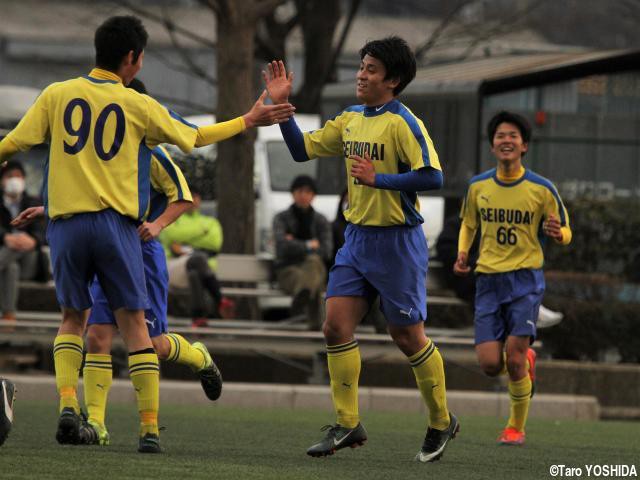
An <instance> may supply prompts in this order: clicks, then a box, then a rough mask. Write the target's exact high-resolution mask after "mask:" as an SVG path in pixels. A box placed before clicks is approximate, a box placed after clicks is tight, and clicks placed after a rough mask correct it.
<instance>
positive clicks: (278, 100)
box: [262, 60, 293, 105]
mask: <svg viewBox="0 0 640 480" xmlns="http://www.w3.org/2000/svg"><path fill="white" fill-rule="evenodd" d="M262 78H263V79H264V84H265V86H266V87H267V91H268V92H269V96H270V97H271V100H272V101H273V103H274V104H276V105H279V104H282V103H287V102H288V101H289V95H291V86H292V85H293V72H289V74H287V69H286V68H285V66H284V62H283V61H282V60H278V61H276V60H274V61H273V62H271V63H268V64H267V71H266V72H265V71H264V70H263V71H262Z"/></svg>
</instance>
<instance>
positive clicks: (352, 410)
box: [263, 37, 459, 462]
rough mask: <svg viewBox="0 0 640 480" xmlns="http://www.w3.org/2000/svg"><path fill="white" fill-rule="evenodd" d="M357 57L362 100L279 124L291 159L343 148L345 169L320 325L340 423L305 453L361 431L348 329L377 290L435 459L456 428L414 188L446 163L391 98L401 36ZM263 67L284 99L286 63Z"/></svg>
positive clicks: (407, 70) (400, 71)
mask: <svg viewBox="0 0 640 480" xmlns="http://www.w3.org/2000/svg"><path fill="white" fill-rule="evenodd" d="M360 58H361V62H360V69H359V71H358V73H357V76H356V95H357V97H358V100H360V101H361V102H362V105H355V106H352V107H349V108H347V109H346V110H344V111H343V112H342V113H340V114H339V115H337V116H336V117H335V118H334V119H333V120H330V121H328V122H326V123H325V125H324V127H323V128H321V129H319V130H316V131H314V132H310V133H304V134H303V133H302V132H301V131H300V129H299V128H298V127H297V125H296V123H295V120H294V119H293V117H292V119H290V120H289V121H288V122H287V123H283V124H281V129H282V133H283V136H284V139H285V141H286V142H287V145H288V146H289V150H290V151H291V154H292V156H293V158H294V160H296V161H307V160H309V159H311V158H316V157H325V156H335V155H341V156H344V158H345V161H346V167H347V172H348V175H349V177H348V182H347V183H348V196H349V202H348V203H349V209H348V210H346V211H345V218H346V219H347V221H348V222H349V225H348V226H347V229H346V232H345V244H344V246H343V247H342V248H341V249H340V250H339V251H338V253H337V255H336V261H335V265H334V266H333V267H332V269H331V271H330V273H329V284H328V286H327V316H326V320H325V323H324V325H323V332H324V336H325V339H326V342H327V361H328V366H329V375H330V377H331V392H332V398H333V404H334V407H335V411H336V414H337V422H336V424H335V425H334V426H332V427H331V428H329V429H328V431H327V433H326V435H325V437H324V438H323V439H322V440H321V441H320V442H319V443H317V444H314V445H313V446H311V447H310V448H309V449H308V450H307V454H309V455H311V456H314V457H318V456H325V455H331V454H332V453H334V452H335V451H336V450H339V449H342V448H345V447H355V446H357V445H362V443H364V441H365V440H366V439H367V433H366V431H365V429H364V427H363V426H362V424H361V423H360V416H359V414H358V379H359V376H360V364H361V362H360V350H359V348H358V343H357V341H356V340H355V338H354V332H355V329H356V327H357V325H358V324H359V323H360V321H361V320H362V318H363V317H364V315H365V314H366V313H367V310H368V309H369V308H370V305H371V304H372V302H373V301H374V300H375V298H376V296H379V297H380V305H381V310H382V312H383V313H384V316H385V318H386V320H387V323H388V327H389V333H390V334H391V337H392V338H393V340H394V342H395V343H396V345H397V346H398V347H399V348H400V350H401V351H402V352H403V353H404V354H405V355H406V356H407V359H408V361H409V363H410V365H411V367H412V368H413V372H414V374H415V377H416V382H417V384H418V388H419V390H420V392H421V394H422V396H423V399H424V401H425V404H426V405H427V408H428V411H429V425H428V428H427V434H426V436H425V440H424V443H423V445H422V448H421V450H420V451H419V452H418V454H417V455H416V459H417V460H419V461H421V462H431V461H434V460H437V459H438V458H440V457H441V456H442V454H443V452H444V449H445V448H446V446H447V444H448V442H449V440H450V439H451V438H453V437H454V436H455V434H456V432H457V431H458V428H459V426H458V421H457V419H456V417H455V416H454V415H451V414H450V413H449V410H448V409H447V401H446V390H445V376H444V368H443V363H442V357H441V356H440V353H439V352H438V349H437V348H436V346H435V345H434V344H433V342H432V341H431V340H430V339H429V338H427V337H426V336H425V331H424V322H425V320H426V318H427V311H426V285H425V280H426V274H427V263H428V258H429V256H428V248H427V242H426V239H425V236H424V233H423V231H422V227H421V224H422V223H423V218H422V217H421V216H420V213H419V212H420V205H419V202H418V195H417V192H419V191H423V190H435V189H439V188H441V187H442V181H443V177H442V171H441V168H440V162H439V160H438V154H437V153H436V151H435V149H434V146H433V142H432V141H431V138H429V134H428V133H427V130H426V128H425V126H424V124H423V123H422V121H421V120H420V119H418V118H417V117H416V116H415V115H413V113H412V112H411V111H410V110H409V109H408V108H407V107H405V106H404V105H403V104H402V103H401V102H400V101H399V100H398V99H397V98H396V97H397V96H398V95H399V94H400V92H402V90H403V89H404V88H405V87H406V86H407V85H408V84H409V82H411V80H413V78H414V77H415V73H416V62H415V58H414V56H413V52H412V51H411V49H410V48H409V47H408V46H407V44H406V42H405V41H404V40H402V39H401V38H398V37H389V38H385V39H383V40H375V41H372V42H368V43H367V44H366V45H365V46H364V47H363V48H362V50H360ZM263 76H264V79H265V82H266V84H267V90H268V91H269V95H270V96H271V98H272V100H273V101H274V103H276V104H278V103H286V102H287V100H288V98H289V94H290V93H291V82H292V78H293V75H292V74H289V75H288V76H287V72H286V70H285V66H284V64H283V63H282V62H272V63H271V64H269V66H268V73H267V72H263Z"/></svg>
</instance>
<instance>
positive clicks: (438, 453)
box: [416, 413, 460, 463]
mask: <svg viewBox="0 0 640 480" xmlns="http://www.w3.org/2000/svg"><path fill="white" fill-rule="evenodd" d="M449 419H450V423H449V427H448V428H447V429H446V430H436V429H435V428H431V427H429V428H428V429H427V435H426V436H425V437H424V443H423V444H422V449H421V450H420V451H419V452H418V454H417V455H416V460H417V461H418V462H423V463H426V462H435V461H436V460H440V457H442V454H443V453H444V449H445V448H447V444H448V443H449V440H451V439H453V438H455V437H456V434H457V433H458V432H459V431H460V424H459V423H458V419H457V418H456V416H455V415H453V414H452V413H450V414H449Z"/></svg>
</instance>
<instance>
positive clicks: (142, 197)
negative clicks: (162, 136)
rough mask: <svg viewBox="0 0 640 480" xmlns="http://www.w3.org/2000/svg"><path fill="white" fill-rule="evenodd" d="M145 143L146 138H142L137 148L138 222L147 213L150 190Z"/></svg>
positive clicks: (149, 167)
mask: <svg viewBox="0 0 640 480" xmlns="http://www.w3.org/2000/svg"><path fill="white" fill-rule="evenodd" d="M146 141H147V139H146V137H143V138H142V140H141V141H140V147H139V148H138V220H142V218H144V215H145V213H147V207H148V206H149V196H150V190H151V178H150V170H151V149H150V148H149V147H147V144H146Z"/></svg>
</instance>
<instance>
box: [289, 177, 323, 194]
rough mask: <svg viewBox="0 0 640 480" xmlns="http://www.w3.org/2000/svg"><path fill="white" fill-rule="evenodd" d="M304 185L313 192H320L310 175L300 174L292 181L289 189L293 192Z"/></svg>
mask: <svg viewBox="0 0 640 480" xmlns="http://www.w3.org/2000/svg"><path fill="white" fill-rule="evenodd" d="M303 187H308V188H310V189H311V191H312V192H313V193H318V188H317V187H316V182H315V181H314V180H313V178H311V177H310V176H309V175H298V176H297V177H296V178H294V179H293V182H291V187H290V188H289V191H290V192H291V193H293V192H294V191H295V190H298V189H299V188H303Z"/></svg>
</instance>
